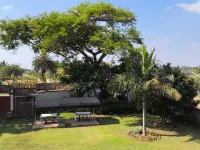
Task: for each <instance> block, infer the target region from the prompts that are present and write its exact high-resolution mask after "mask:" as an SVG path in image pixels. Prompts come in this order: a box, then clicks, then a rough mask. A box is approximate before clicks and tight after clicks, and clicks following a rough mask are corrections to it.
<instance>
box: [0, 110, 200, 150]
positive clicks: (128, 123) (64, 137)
mask: <svg viewBox="0 0 200 150" xmlns="http://www.w3.org/2000/svg"><path fill="white" fill-rule="evenodd" d="M61 116H62V117H70V118H71V117H73V116H72V114H61ZM147 119H148V123H149V126H150V125H151V124H152V122H154V120H157V119H158V117H155V116H148V117H147ZM12 122H13V123H18V122H19V120H15V121H12ZM139 124H141V116H140V115H130V116H121V117H120V116H114V117H111V116H106V117H105V118H103V119H102V125H101V126H94V127H79V128H57V129H44V130H37V131H33V130H31V127H16V128H15V127H12V128H0V150H1V149H2V150H4V149H6V150H9V149H15V150H43V149H44V150H45V149H56V150H90V149H91V150H93V149H95V150H102V149H109V150H112V149H113V150H124V149H126V150H169V149H170V150H189V149H192V150H198V149H199V146H200V132H199V131H200V130H199V129H196V128H194V127H187V126H184V125H181V126H178V128H172V127H170V126H168V127H163V128H161V129H156V130H155V131H156V132H158V133H160V134H161V135H162V139H161V140H160V141H157V142H151V143H148V142H139V141H136V140H134V139H133V138H131V137H129V136H128V132H129V131H131V130H132V129H133V126H138V125H139Z"/></svg>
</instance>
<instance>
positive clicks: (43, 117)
mask: <svg viewBox="0 0 200 150" xmlns="http://www.w3.org/2000/svg"><path fill="white" fill-rule="evenodd" d="M47 119H52V120H53V121H52V122H53V123H54V119H56V120H58V113H52V114H41V115H40V122H43V121H45V123H46V120H47Z"/></svg>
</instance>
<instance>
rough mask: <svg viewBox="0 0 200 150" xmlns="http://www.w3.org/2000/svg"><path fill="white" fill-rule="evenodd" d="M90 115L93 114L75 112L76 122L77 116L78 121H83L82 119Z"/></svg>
mask: <svg viewBox="0 0 200 150" xmlns="http://www.w3.org/2000/svg"><path fill="white" fill-rule="evenodd" d="M88 115H92V113H91V112H75V121H76V116H78V118H79V119H78V120H79V121H80V120H81V117H88Z"/></svg>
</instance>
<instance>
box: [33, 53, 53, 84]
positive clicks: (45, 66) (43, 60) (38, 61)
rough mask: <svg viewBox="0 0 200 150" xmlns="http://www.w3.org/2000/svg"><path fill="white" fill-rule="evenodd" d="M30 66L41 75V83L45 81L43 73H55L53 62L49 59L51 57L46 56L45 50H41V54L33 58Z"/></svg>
mask: <svg viewBox="0 0 200 150" xmlns="http://www.w3.org/2000/svg"><path fill="white" fill-rule="evenodd" d="M32 65H33V66H34V70H36V71H38V72H40V73H41V76H42V80H43V81H46V79H45V73H46V72H47V71H49V72H50V73H53V74H54V73H55V71H56V65H55V63H54V61H53V60H52V59H51V57H50V56H49V55H48V53H47V52H46V50H42V51H41V54H40V55H39V56H36V57H35V58H34V61H33V63H32Z"/></svg>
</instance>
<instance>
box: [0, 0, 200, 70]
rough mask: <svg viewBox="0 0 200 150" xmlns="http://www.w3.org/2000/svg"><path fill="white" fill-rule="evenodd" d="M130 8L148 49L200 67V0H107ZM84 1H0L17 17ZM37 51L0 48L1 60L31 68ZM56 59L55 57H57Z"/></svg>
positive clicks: (1, 10) (6, 13)
mask: <svg viewBox="0 0 200 150" xmlns="http://www.w3.org/2000/svg"><path fill="white" fill-rule="evenodd" d="M82 1H83V0H82ZM93 1H94V0H93ZM104 1H105V2H111V3H112V4H114V5H115V6H118V7H121V8H125V9H128V10H131V11H132V12H134V13H135V15H136V16H137V20H138V22H137V25H136V26H137V28H138V30H140V31H141V33H142V35H143V37H144V38H145V41H144V42H145V44H146V45H147V46H148V49H152V48H154V47H155V48H156V55H157V59H158V60H160V61H161V62H163V63H167V62H171V63H172V64H173V65H179V66H183V65H187V66H200V60H199V58H200V29H199V25H200V19H199V18H200V0H104ZM80 2H81V0H31V1H29V0H0V18H5V17H9V18H10V19H17V18H20V17H24V16H26V15H31V16H35V15H37V14H40V13H43V12H50V11H52V10H53V11H66V10H67V8H70V7H72V6H75V5H78V4H79V3H80ZM33 57H34V53H33V52H32V51H31V49H30V48H29V47H27V46H23V47H20V48H19V49H18V51H17V52H16V53H15V54H14V53H13V52H10V51H9V52H8V51H5V50H0V61H2V60H6V61H8V62H9V63H18V64H20V65H21V66H22V67H26V68H31V62H32V60H33ZM54 58H55V59H56V57H54Z"/></svg>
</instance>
